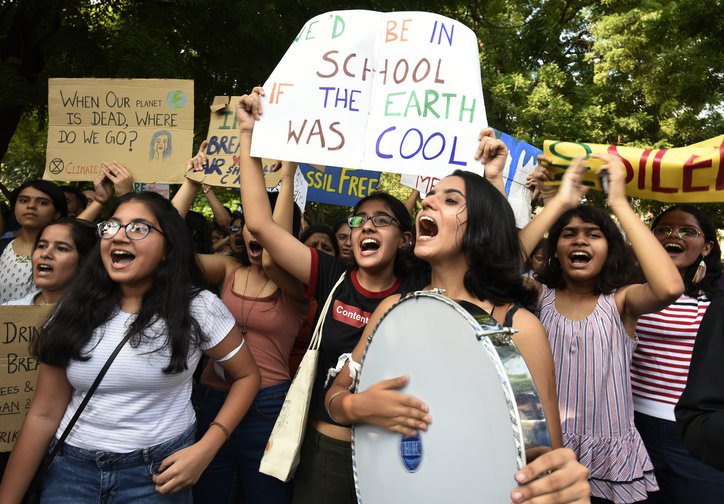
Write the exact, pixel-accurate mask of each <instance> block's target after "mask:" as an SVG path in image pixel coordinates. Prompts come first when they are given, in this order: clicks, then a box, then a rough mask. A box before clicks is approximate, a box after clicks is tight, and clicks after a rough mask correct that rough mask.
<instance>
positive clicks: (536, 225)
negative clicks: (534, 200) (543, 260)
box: [518, 157, 588, 259]
mask: <svg viewBox="0 0 724 504" xmlns="http://www.w3.org/2000/svg"><path fill="white" fill-rule="evenodd" d="M585 171H586V168H585V166H584V164H583V157H578V158H576V159H574V160H573V162H572V163H571V165H570V166H569V167H568V169H567V170H566V173H565V174H564V175H563V180H562V183H561V186H560V188H559V189H558V192H556V194H555V196H553V197H552V198H551V199H550V200H549V201H548V202H547V203H546V205H545V206H544V207H543V211H541V213H540V214H538V215H537V216H536V217H535V218H534V219H533V220H531V221H530V222H529V223H528V225H527V226H525V227H524V228H523V229H522V230H521V231H520V233H519V234H518V237H519V238H520V244H521V248H522V249H523V253H524V254H525V258H526V259H527V258H528V257H530V255H531V254H532V253H533V250H535V246H536V245H537V244H538V242H539V241H541V239H542V238H543V236H544V235H545V234H546V233H547V232H548V230H549V229H550V228H551V226H553V224H554V223H555V222H556V221H557V220H558V218H559V217H560V216H561V215H563V214H564V213H565V212H566V211H567V210H570V209H572V208H575V207H577V206H578V203H579V202H580V200H581V197H582V196H583V195H584V194H586V192H587V190H588V189H587V188H586V187H585V186H584V185H583V173H584V172H585Z"/></svg>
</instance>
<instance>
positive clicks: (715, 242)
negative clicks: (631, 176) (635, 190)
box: [651, 205, 722, 298]
mask: <svg viewBox="0 0 724 504" xmlns="http://www.w3.org/2000/svg"><path fill="white" fill-rule="evenodd" d="M674 210H679V211H681V212H686V213H688V214H690V215H691V216H692V217H694V218H695V219H696V221H697V222H698V223H699V227H700V228H701V231H702V232H703V233H704V241H707V242H710V243H711V244H712V247H711V251H710V252H709V255H707V256H706V257H702V256H701V255H700V256H699V257H698V258H697V259H696V261H694V263H693V264H691V265H690V266H689V267H688V268H687V269H686V271H685V272H684V278H683V280H684V294H686V295H687V296H689V297H697V295H698V294H699V291H700V290H702V291H704V294H706V295H707V297H709V298H713V297H714V296H717V295H719V294H721V290H720V289H719V279H720V278H721V274H722V271H721V262H720V257H721V247H719V238H718V237H717V235H716V229H715V228H714V223H712V221H711V219H710V218H709V216H707V215H706V214H705V213H704V212H702V211H701V210H699V209H698V208H697V207H695V206H693V205H674V206H672V207H669V208H667V209H666V210H664V211H663V212H661V213H660V214H659V215H657V216H656V218H655V219H654V222H652V223H651V229H653V228H655V227H656V226H657V225H658V223H659V222H660V221H661V219H662V218H663V217H664V216H665V215H666V214H668V213H671V212H673V211H674ZM702 259H703V260H704V264H706V276H705V277H704V279H703V280H702V281H701V282H700V283H698V284H695V283H694V281H693V279H694V274H695V273H696V268H697V267H698V266H699V262H700V261H701V260H702Z"/></svg>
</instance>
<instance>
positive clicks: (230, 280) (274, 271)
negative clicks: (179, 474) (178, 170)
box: [173, 142, 309, 504]
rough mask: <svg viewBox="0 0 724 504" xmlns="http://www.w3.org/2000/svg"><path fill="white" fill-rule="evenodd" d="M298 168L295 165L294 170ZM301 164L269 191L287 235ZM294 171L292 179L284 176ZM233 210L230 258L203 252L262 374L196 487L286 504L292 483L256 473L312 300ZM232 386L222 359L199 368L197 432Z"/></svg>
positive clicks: (208, 493) (295, 220)
mask: <svg viewBox="0 0 724 504" xmlns="http://www.w3.org/2000/svg"><path fill="white" fill-rule="evenodd" d="M205 150H206V143H205V142H204V143H202V145H201V147H200V148H199V152H198V154H197V155H196V157H194V158H193V159H191V160H189V162H188V163H187V170H190V171H194V170H196V169H202V168H203V167H204V166H205V165H206V154H205ZM292 168H293V169H292ZM295 169H296V165H294V166H293V167H291V166H285V167H284V168H282V170H283V171H282V174H283V175H282V176H283V179H282V186H281V190H280V193H278V194H277V193H275V194H272V193H269V194H268V195H267V193H266V191H264V193H265V194H264V198H265V200H266V201H267V205H269V201H270V200H271V201H272V202H273V203H275V204H274V219H275V221H276V222H280V223H281V224H282V226H284V228H285V229H288V230H289V232H292V233H296V231H297V230H298V229H299V211H298V209H296V206H295V205H294V202H293V189H294V185H293V177H294V170H295ZM287 172H291V178H290V179H288V177H287V176H286V175H287V174H288V173H287ZM199 188H200V184H198V183H196V182H193V181H191V180H190V179H187V180H186V181H185V183H184V184H183V186H182V187H181V189H180V190H179V192H178V193H177V194H176V196H175V197H174V200H173V204H174V206H175V207H176V208H177V209H178V210H179V212H180V213H181V214H182V215H183V214H184V213H185V212H186V211H187V210H188V208H189V206H190V205H191V202H192V201H193V199H194V197H195V196H196V193H197V191H198V190H199ZM247 208H248V207H244V209H245V210H246V211H245V212H244V213H242V214H237V215H234V216H233V217H232V219H231V225H230V226H229V237H228V238H229V245H230V246H231V250H232V252H233V253H234V256H233V257H228V256H221V255H218V254H198V255H197V257H198V260H199V262H200V264H201V269H202V272H203V274H204V278H205V280H206V281H207V282H208V283H209V284H211V285H214V286H217V287H218V289H219V291H220V293H221V294H220V297H221V300H222V301H223V302H224V303H225V304H226V306H227V307H228V308H229V310H230V311H231V313H232V314H233V316H234V318H235V319H236V322H237V324H238V326H239V327H240V328H241V332H242V334H243V335H244V337H245V338H246V340H247V342H248V347H249V350H250V351H251V354H252V356H253V357H254V359H255V360H256V362H257V364H258V366H259V371H260V373H261V389H260V390H259V392H258V393H257V395H256V397H255V398H254V402H253V403H252V406H251V408H250V409H249V412H248V413H247V414H246V416H245V417H244V419H243V420H242V422H241V423H240V424H239V426H238V427H237V428H236V429H235V430H234V431H233V432H232V434H231V440H230V442H229V443H227V445H226V446H224V448H223V449H222V450H221V451H220V452H219V453H218V454H217V456H216V457H215V458H214V460H213V461H212V462H211V464H209V467H208V469H207V470H206V471H205V472H204V474H203V475H202V476H201V478H200V479H199V481H198V483H197V484H196V485H195V486H194V489H193V493H194V502H195V503H197V504H198V503H205V502H208V503H213V504H223V503H229V504H230V503H232V502H234V499H235V496H236V495H237V494H239V495H242V496H243V500H244V502H246V503H247V504H255V503H264V504H277V503H278V504H284V503H287V504H288V503H289V502H290V501H291V498H292V486H291V484H288V483H284V482H281V481H279V480H277V479H275V478H272V477H271V476H267V475H266V474H262V473H260V472H259V464H260V462H261V458H262V456H263V455H264V449H265V447H266V443H267V440H268V439H269V435H270V434H271V431H272V429H273V428H274V423H275V422H276V419H277V417H278V416H279V412H280V411H281V408H282V405H283V404H284V398H285V397H286V394H287V391H288V390H289V385H290V383H291V379H292V374H291V371H290V368H289V355H290V354H291V351H292V347H293V345H294V341H295V339H296V336H297V334H298V333H299V328H300V327H301V325H302V322H303V320H304V318H305V317H306V315H307V310H308V306H309V303H308V301H307V299H306V297H305V296H304V293H303V288H302V285H301V283H300V282H299V281H297V280H296V279H295V278H293V277H291V276H290V275H288V274H287V273H286V272H285V271H282V270H280V269H279V268H276V267H275V266H274V264H273V263H272V262H271V261H270V260H269V258H268V257H267V256H268V254H267V253H266V252H264V249H263V248H262V246H261V244H260V241H259V240H258V239H257V237H256V236H255V235H254V234H252V233H251V232H250V231H249V228H248V227H247V226H246V225H245V217H246V215H248V214H249V213H250V211H249V210H248V209H247ZM228 388H229V387H228V384H227V383H226V381H225V379H224V375H223V373H222V372H221V371H220V367H219V366H218V364H216V363H214V362H209V363H208V364H207V365H206V367H205V368H204V370H203V371H202V373H201V377H200V383H199V384H197V387H196V390H195V392H194V402H195V405H196V407H197V408H198V413H197V415H198V419H199V422H198V423H199V435H203V434H204V432H205V431H206V429H207V428H208V425H209V422H210V421H211V420H213V418H214V416H215V415H216V413H217V411H218V409H219V408H220V407H221V406H222V405H223V403H224V400H225V398H226V394H227V391H228Z"/></svg>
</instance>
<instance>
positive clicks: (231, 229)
mask: <svg viewBox="0 0 724 504" xmlns="http://www.w3.org/2000/svg"><path fill="white" fill-rule="evenodd" d="M227 229H228V230H229V234H234V233H238V232H239V231H241V226H229V227H228V228H227Z"/></svg>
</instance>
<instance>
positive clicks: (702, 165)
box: [543, 135, 724, 203]
mask: <svg viewBox="0 0 724 504" xmlns="http://www.w3.org/2000/svg"><path fill="white" fill-rule="evenodd" d="M543 150H544V152H545V154H546V155H547V156H549V157H550V158H551V159H552V161H553V164H552V167H551V169H550V171H551V174H552V175H553V176H554V178H555V181H554V182H552V183H551V184H553V185H556V184H559V183H560V179H561V178H562V177H563V173H564V172H565V169H566V168H567V167H568V165H569V164H570V162H571V161H572V160H573V159H574V158H575V157H577V156H581V155H582V156H589V155H590V154H595V153H601V152H608V153H610V154H614V155H616V156H618V157H619V158H621V161H622V162H623V164H624V166H625V167H626V194H628V195H629V196H635V197H637V198H646V199H652V200H656V201H665V202H669V203H721V202H724V135H719V136H718V137H715V138H711V139H709V140H705V141H703V142H699V143H697V144H693V145H689V146H687V147H679V148H674V149H639V148H636V147H620V146H616V145H601V144H587V143H574V142H556V141H552V140H546V141H545V142H544V144H543ZM586 164H587V166H588V167H590V168H592V169H591V170H589V171H588V172H587V173H586V174H585V177H584V182H583V183H584V184H586V185H588V186H591V187H593V188H595V189H597V190H600V189H601V183H600V180H599V179H598V177H597V176H596V168H598V167H599V166H600V165H601V161H600V160H597V159H588V158H587V160H586Z"/></svg>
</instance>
